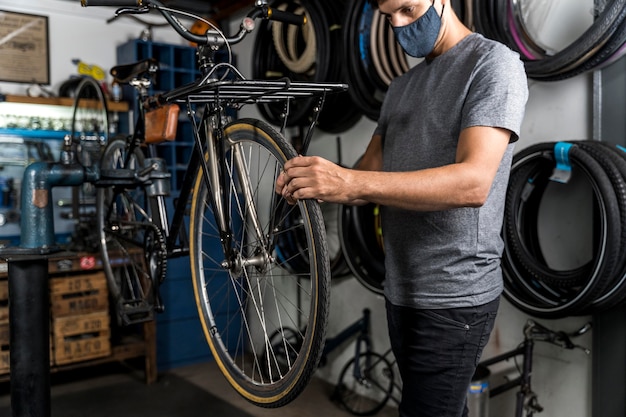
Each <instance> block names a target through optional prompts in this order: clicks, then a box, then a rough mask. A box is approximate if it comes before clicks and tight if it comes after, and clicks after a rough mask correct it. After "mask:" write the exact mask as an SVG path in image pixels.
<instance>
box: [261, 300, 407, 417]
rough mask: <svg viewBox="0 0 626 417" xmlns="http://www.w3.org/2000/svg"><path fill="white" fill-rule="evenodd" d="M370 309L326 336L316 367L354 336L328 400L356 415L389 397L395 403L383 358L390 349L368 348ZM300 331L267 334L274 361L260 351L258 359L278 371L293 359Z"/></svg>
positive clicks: (388, 367)
mask: <svg viewBox="0 0 626 417" xmlns="http://www.w3.org/2000/svg"><path fill="white" fill-rule="evenodd" d="M370 314H371V312H370V310H369V309H367V308H366V309H364V310H363V314H362V315H361V317H359V318H358V319H357V320H355V321H354V322H352V323H351V324H349V325H348V326H347V327H345V328H344V329H343V330H341V331H340V332H339V333H338V334H336V335H335V336H333V337H329V338H327V339H326V341H325V343H324V349H323V351H322V356H321V359H320V362H319V367H322V366H324V365H325V364H326V361H327V357H328V355H329V354H330V353H331V352H333V351H334V350H336V349H337V348H339V347H340V346H342V345H344V344H345V343H346V342H347V341H348V340H350V339H351V338H353V337H354V336H356V340H355V345H354V355H353V356H352V357H351V358H350V359H349V360H348V362H346V364H345V365H344V366H343V368H342V369H341V372H340V374H339V379H338V382H337V385H336V386H335V389H334V390H333V393H332V394H331V399H332V400H334V401H336V402H338V403H339V404H340V405H341V406H342V407H343V408H345V409H346V410H347V411H349V412H350V413H352V414H354V415H357V416H369V415H373V414H376V413H377V412H379V411H380V410H381V409H382V408H383V407H384V406H385V405H386V404H387V403H388V401H389V400H392V401H395V402H396V403H399V399H398V398H397V397H395V396H394V392H395V390H396V389H399V387H398V384H397V383H396V381H395V374H394V371H393V366H394V365H395V360H394V361H391V362H390V361H389V360H388V359H387V357H388V356H389V355H390V354H391V349H389V350H387V352H385V353H384V354H382V355H381V354H380V353H376V352H374V351H373V350H372V342H371V337H370ZM299 335H300V332H298V331H296V330H295V329H293V328H283V329H280V331H276V332H274V334H272V336H271V337H270V344H271V346H272V350H271V352H280V355H279V357H280V359H281V360H277V359H276V358H275V357H274V355H273V354H272V353H268V352H263V357H262V359H261V360H262V361H266V362H268V363H270V366H269V367H268V368H267V370H268V372H281V370H280V369H281V368H284V367H287V366H288V365H289V361H291V360H293V359H294V358H293V353H292V352H297V350H298V348H299V346H300V344H301V343H302V339H301V338H300V336H299Z"/></svg>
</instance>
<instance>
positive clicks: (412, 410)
mask: <svg viewBox="0 0 626 417" xmlns="http://www.w3.org/2000/svg"><path fill="white" fill-rule="evenodd" d="M498 305H499V299H496V300H494V301H492V302H490V303H487V304H484V305H481V306H475V307H465V308H453V309H442V310H417V309H413V308H407V307H399V306H395V305H393V304H391V303H390V302H389V301H387V321H388V324H389V337H390V339H391V347H392V349H393V353H394V355H395V357H396V360H397V361H398V368H399V369H400V375H401V377H402V400H401V402H400V416H401V417H462V416H467V412H468V411H467V405H466V399H467V391H468V388H469V384H470V381H471V379H472V376H473V375H474V371H475V369H476V365H477V364H478V362H479V360H480V355H481V354H482V351H483V348H484V347H485V345H486V344H487V342H488V341H489V335H490V334H491V331H492V329H493V326H494V322H495V318H496V313H497V311H498Z"/></svg>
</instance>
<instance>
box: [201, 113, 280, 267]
mask: <svg viewBox="0 0 626 417" xmlns="http://www.w3.org/2000/svg"><path fill="white" fill-rule="evenodd" d="M218 119H219V113H218V114H217V115H213V116H211V117H209V118H208V119H206V120H205V121H204V133H205V137H206V142H207V146H206V150H207V157H206V159H205V158H203V159H202V165H201V169H202V170H204V172H205V173H206V175H205V176H204V178H205V179H206V181H207V184H206V186H207V189H208V190H209V194H210V199H211V201H210V203H211V206H212V208H213V212H214V214H215V220H216V222H217V228H218V230H219V231H220V240H221V243H222V248H223V250H224V254H225V259H224V261H223V262H222V267H223V268H224V269H227V270H230V271H232V272H233V273H235V274H237V275H239V274H240V273H241V271H242V270H243V269H245V268H246V267H248V266H253V267H255V268H257V269H258V270H260V271H264V270H266V269H267V266H268V265H269V264H270V263H271V261H272V258H271V256H270V254H269V252H268V250H267V248H268V244H267V243H268V240H267V237H266V236H265V235H264V234H263V229H262V227H261V223H260V221H259V216H258V212H257V208H256V205H255V204H254V193H253V191H252V185H251V183H250V175H249V167H248V165H247V163H246V161H245V159H244V155H243V151H242V149H241V145H239V144H238V143H228V139H227V138H225V137H224V130H223V128H222V126H221V121H219V120H218ZM227 148H228V149H230V152H231V160H230V161H231V164H234V168H235V170H236V174H237V178H238V180H239V185H240V187H241V189H240V190H237V191H238V192H240V193H241V194H242V195H243V201H244V204H245V207H243V208H242V212H243V213H245V214H246V218H245V219H242V220H243V221H244V224H243V227H251V229H252V230H253V231H254V234H255V241H257V242H259V244H258V246H257V248H256V250H255V251H254V252H253V253H252V254H243V253H241V251H239V252H237V251H236V250H235V248H233V246H232V239H231V237H232V229H231V204H232V202H231V201H230V199H229V198H228V195H229V194H228V190H229V189H230V188H231V187H234V186H235V184H234V183H233V182H232V181H231V179H230V175H229V167H228V161H227V158H226V155H227V153H228V152H227Z"/></svg>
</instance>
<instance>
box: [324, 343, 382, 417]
mask: <svg viewBox="0 0 626 417" xmlns="http://www.w3.org/2000/svg"><path fill="white" fill-rule="evenodd" d="M357 365H358V367H359V369H358V371H357V370H355V369H354V367H355V366H357ZM393 389H394V373H393V369H392V367H391V364H390V363H389V361H388V360H387V359H386V358H385V357H384V356H382V355H381V354H379V353H376V352H363V353H361V354H359V356H358V357H353V358H352V359H350V360H349V361H348V363H346V365H345V366H344V367H343V369H342V370H341V374H340V375H339V383H338V384H337V388H336V391H335V398H336V399H337V400H338V401H339V403H340V404H341V405H342V407H344V408H345V409H346V410H348V411H349V412H350V413H352V414H354V415H356V416H371V415H373V414H376V413H377V412H379V411H380V410H382V408H383V407H384V406H385V405H386V404H387V402H388V401H389V398H390V397H391V395H392V394H393Z"/></svg>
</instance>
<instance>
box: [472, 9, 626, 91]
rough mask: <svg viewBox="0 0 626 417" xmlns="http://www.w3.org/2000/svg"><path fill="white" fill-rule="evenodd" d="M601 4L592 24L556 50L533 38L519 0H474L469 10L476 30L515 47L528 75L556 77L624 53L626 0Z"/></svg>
mask: <svg viewBox="0 0 626 417" xmlns="http://www.w3.org/2000/svg"><path fill="white" fill-rule="evenodd" d="M600 3H602V2H600ZM600 3H599V4H600ZM546 4H548V3H546ZM602 4H604V7H600V6H601V5H602ZM602 4H600V5H599V6H597V8H596V10H594V14H595V15H594V20H593V23H592V24H591V26H590V27H589V28H588V29H587V30H586V31H585V32H584V33H583V34H581V35H580V36H579V37H578V38H577V39H575V40H573V42H572V43H571V44H569V45H568V46H566V47H565V48H563V49H561V50H560V51H556V52H549V51H547V50H546V48H544V47H542V46H540V44H539V43H538V42H537V41H535V39H533V35H532V34H531V33H530V32H529V31H528V29H527V26H528V25H527V24H526V22H525V18H524V16H525V15H526V14H528V10H525V9H523V2H521V1H519V0H473V11H472V12H473V16H474V19H473V21H474V25H475V29H476V31H478V32H480V33H482V34H483V35H485V36H486V37H488V38H491V39H496V40H499V41H500V42H503V43H505V44H507V45H508V46H509V47H511V48H512V49H514V50H515V51H517V52H518V53H519V54H520V57H521V58H522V59H523V61H524V64H525V66H526V73H527V75H528V76H529V77H530V78H533V79H537V80H541V81H558V80H563V79H566V78H570V77H573V76H576V75H579V74H582V73H585V72H588V71H591V70H594V69H598V68H602V67H604V66H607V65H610V64H611V63H613V62H615V61H616V60H617V59H619V58H620V57H621V56H623V55H624V53H626V48H625V42H626V0H611V1H607V2H604V3H602ZM531 12H532V10H531Z"/></svg>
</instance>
